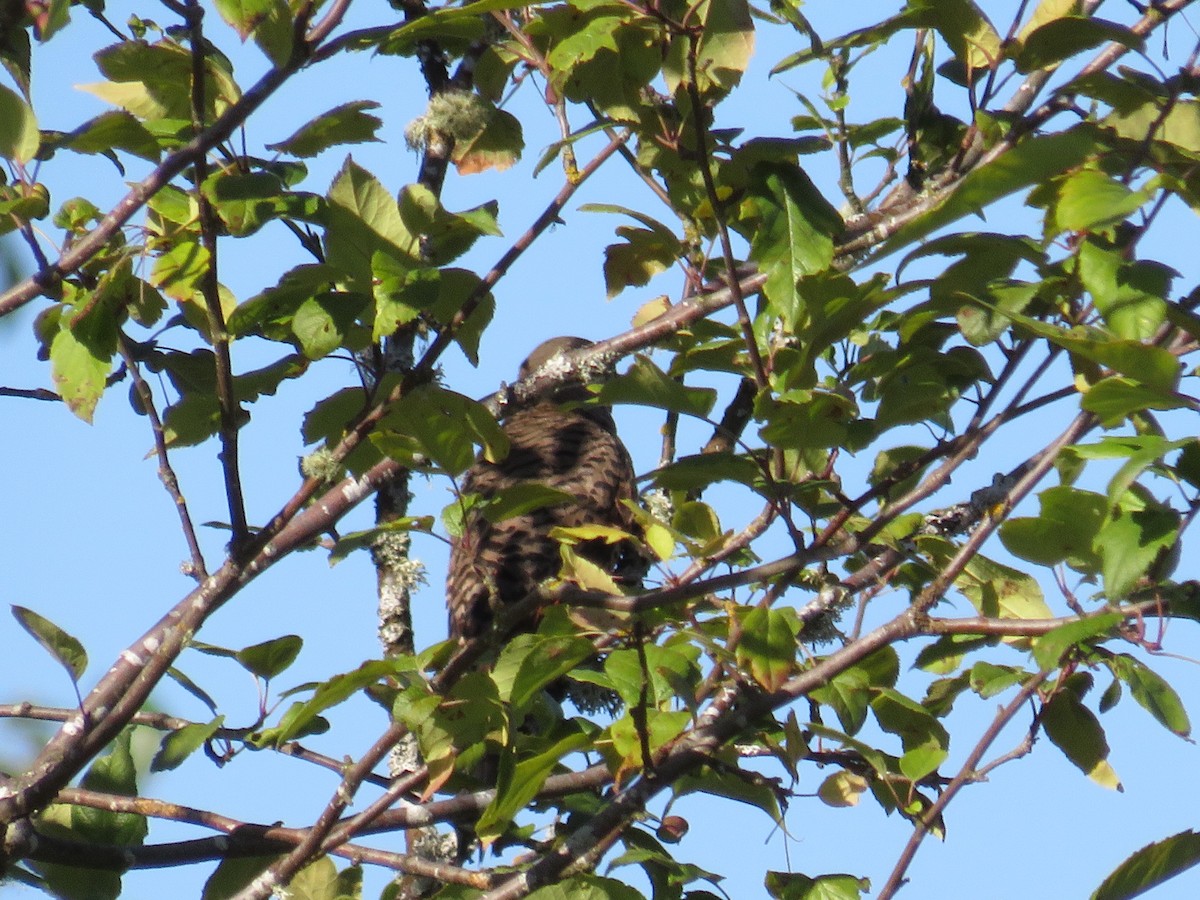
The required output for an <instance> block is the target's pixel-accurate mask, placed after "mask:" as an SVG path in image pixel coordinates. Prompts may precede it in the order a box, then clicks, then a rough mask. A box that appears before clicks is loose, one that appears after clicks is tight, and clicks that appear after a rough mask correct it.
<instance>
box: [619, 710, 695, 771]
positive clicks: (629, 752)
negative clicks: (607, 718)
mask: <svg viewBox="0 0 1200 900" xmlns="http://www.w3.org/2000/svg"><path fill="white" fill-rule="evenodd" d="M691 718H692V714H691V713H690V712H688V711H687V710H679V711H677V712H672V711H668V710H661V709H647V710H645V729H644V731H645V736H646V742H647V743H648V744H649V745H650V753H651V754H653V753H654V752H655V751H656V750H658V749H659V748H660V747H663V746H665V745H666V744H668V743H669V742H671V741H673V740H675V738H677V737H678V736H679V735H680V734H681V733H682V732H683V729H684V728H686V727H687V724H688V722H690V721H691ZM609 736H610V737H611V738H612V746H613V750H615V751H616V752H617V753H618V754H620V756H621V759H622V760H623V761H624V763H625V764H626V765H628V766H632V767H635V768H636V767H640V766H641V765H642V763H643V756H642V734H641V727H640V726H639V724H638V722H637V720H636V719H635V718H634V716H633V714H632V713H630V712H629V711H626V713H625V715H624V716H622V717H621V718H620V719H617V721H615V722H613V724H612V727H611V728H610V729H609Z"/></svg>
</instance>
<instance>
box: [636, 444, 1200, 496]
mask: <svg viewBox="0 0 1200 900" xmlns="http://www.w3.org/2000/svg"><path fill="white" fill-rule="evenodd" d="M1197 468H1198V469H1200V466H1198V467H1197ZM762 477H763V473H762V468H761V467H760V466H758V465H757V464H756V463H755V462H754V461H753V460H752V459H749V458H748V457H745V456H735V455H734V454H732V453H698V454H695V455H694V456H682V457H680V458H679V459H677V460H675V461H674V462H673V463H670V464H669V465H666V466H664V467H663V468H661V469H658V470H657V471H655V473H654V483H655V485H657V486H658V487H661V488H666V489H667V490H669V491H693V490H696V491H699V490H703V489H704V488H706V487H708V486H709V485H710V484H716V483H718V482H721V481H732V482H735V483H737V484H744V485H746V486H747V487H751V486H753V485H754V484H755V483H756V482H758V481H760V480H761V479H762Z"/></svg>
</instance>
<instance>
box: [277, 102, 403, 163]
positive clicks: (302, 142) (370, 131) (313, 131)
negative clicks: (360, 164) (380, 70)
mask: <svg viewBox="0 0 1200 900" xmlns="http://www.w3.org/2000/svg"><path fill="white" fill-rule="evenodd" d="M378 108H379V104H378V103H377V102H375V101H374V100H355V101H352V102H350V103H343V104H342V105H341V106H335V107H334V108H333V109H331V110H329V111H328V112H325V113H321V115H319V116H317V117H316V118H315V119H313V120H312V121H310V122H309V123H308V124H306V125H304V126H303V127H301V128H300V129H299V130H297V131H296V133H295V134H293V135H292V136H291V137H289V138H287V139H286V140H282V141H280V142H279V143H276V144H267V149H268V150H277V151H278V152H280V153H287V154H290V155H291V156H298V157H302V158H307V157H312V156H316V155H317V154H319V153H321V152H322V151H323V150H327V149H329V148H330V147H334V146H336V145H338V144H364V143H368V142H371V141H378V140H379V138H377V137H376V136H375V132H376V131H378V130H379V128H380V127H381V126H382V125H383V120H382V119H380V118H379V117H378V116H372V115H369V114H368V113H366V112H365V110H368V109H378Z"/></svg>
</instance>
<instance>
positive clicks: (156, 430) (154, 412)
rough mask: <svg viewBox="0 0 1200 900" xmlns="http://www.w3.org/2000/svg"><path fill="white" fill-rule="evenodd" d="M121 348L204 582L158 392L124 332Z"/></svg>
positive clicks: (193, 571) (195, 569) (194, 572)
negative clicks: (145, 375)
mask: <svg viewBox="0 0 1200 900" xmlns="http://www.w3.org/2000/svg"><path fill="white" fill-rule="evenodd" d="M118 350H119V352H120V354H121V358H122V359H123V360H125V368H126V369H128V370H129V375H130V377H131V378H132V379H133V388H134V390H135V391H136V392H137V397H138V403H139V404H140V406H141V409H142V412H143V413H144V414H145V416H146V418H147V419H148V420H149V422H150V430H151V432H152V433H153V435H154V452H155V454H156V455H157V456H158V478H159V480H160V481H161V482H162V484H163V487H164V488H166V490H167V494H168V495H169V496H170V498H171V500H172V502H173V503H174V504H175V511H176V512H177V513H178V514H179V524H180V527H182V529H183V538H184V540H185V541H186V542H187V546H188V553H189V554H190V555H191V563H190V564H189V565H188V574H189V575H191V576H192V577H193V578H195V579H196V580H197V581H203V580H204V579H205V578H207V577H208V569H207V568H206V566H205V564H204V553H203V552H202V551H201V550H200V542H199V541H198V540H197V539H196V528H195V526H194V525H193V524H192V516H191V514H190V513H189V512H188V505H187V499H186V498H185V497H184V496H183V491H181V490H180V488H179V479H178V477H177V476H176V475H175V469H174V467H173V466H172V465H171V457H170V454H169V453H168V451H167V439H166V434H165V432H164V430H163V424H162V419H161V418H160V417H159V415H158V409H157V408H156V407H155V405H154V392H153V391H151V390H150V385H149V384H147V383H146V379H145V378H143V377H142V371H141V368H140V367H139V366H138V362H137V358H136V356H135V354H134V352H133V345H132V342H131V341H130V340H129V338H128V336H126V334H125V333H124V332H120V333H119V334H118Z"/></svg>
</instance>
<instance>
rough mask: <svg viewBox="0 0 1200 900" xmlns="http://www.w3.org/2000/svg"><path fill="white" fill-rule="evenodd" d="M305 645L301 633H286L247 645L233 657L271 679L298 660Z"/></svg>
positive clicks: (248, 668) (256, 673)
mask: <svg viewBox="0 0 1200 900" xmlns="http://www.w3.org/2000/svg"><path fill="white" fill-rule="evenodd" d="M303 646H304V640H303V639H302V638H301V637H300V636H299V635H295V634H285V635H284V636H283V637H277V638H275V639H274V640H270V641H263V642H262V643H261V644H254V645H252V646H249V647H245V648H243V649H241V650H239V651H238V652H237V653H235V654H234V657H233V658H234V659H236V660H237V661H238V662H239V663H241V664H242V667H243V668H245V669H247V670H248V671H249V672H250V673H251V674H254V675H257V676H258V677H259V678H262V679H263V680H265V681H269V680H270V679H272V678H274V677H275V676H276V675H278V674H279V673H280V672H282V671H283V670H284V669H286V668H287V667H288V666H290V665H291V664H292V663H294V662H295V661H296V657H297V656H299V655H300V648H301V647H303Z"/></svg>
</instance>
